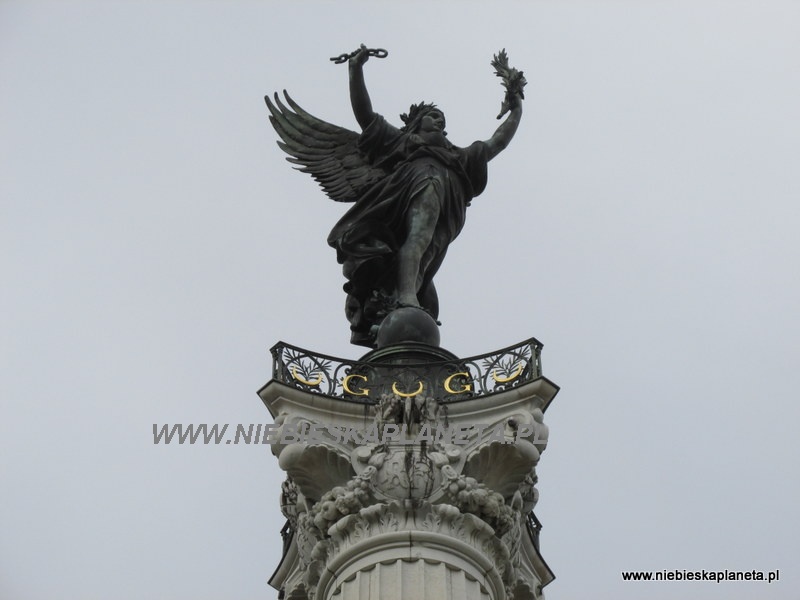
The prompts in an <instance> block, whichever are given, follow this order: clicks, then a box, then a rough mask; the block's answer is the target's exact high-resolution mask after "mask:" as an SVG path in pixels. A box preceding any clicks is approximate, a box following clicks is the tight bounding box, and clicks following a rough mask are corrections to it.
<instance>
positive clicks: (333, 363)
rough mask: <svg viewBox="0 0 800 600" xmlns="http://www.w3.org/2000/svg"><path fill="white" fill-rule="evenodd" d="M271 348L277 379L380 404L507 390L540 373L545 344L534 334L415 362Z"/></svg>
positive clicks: (282, 345) (441, 399) (289, 347)
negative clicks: (492, 347)
mask: <svg viewBox="0 0 800 600" xmlns="http://www.w3.org/2000/svg"><path fill="white" fill-rule="evenodd" d="M271 352H272V360H273V364H272V377H273V379H275V380H277V381H280V382H281V383H284V384H287V385H290V386H292V387H296V388H298V389H301V390H304V391H306V392H310V393H312V394H321V395H323V396H330V397H333V398H339V399H343V400H348V401H351V402H359V403H362V404H376V403H377V402H378V400H379V398H380V397H381V395H382V394H395V395H397V396H401V397H413V396H418V395H420V396H423V397H432V398H434V399H435V400H436V401H437V402H445V403H446V402H457V401H459V400H467V399H469V398H476V397H482V396H489V395H491V394H496V393H499V392H503V391H506V390H508V389H511V388H514V387H517V386H519V385H522V384H524V383H528V382H529V381H533V380H534V379H536V378H538V377H541V375H542V366H541V352H542V344H541V343H540V342H539V341H538V340H536V339H535V338H531V339H529V340H526V341H524V342H522V343H520V344H517V345H516V346H509V347H508V348H504V349H503V350H497V351H495V352H491V353H489V354H482V355H480V356H473V357H470V358H455V359H453V360H446V361H439V362H425V363H416V364H402V363H398V362H377V361H375V362H362V361H348V360H343V359H341V358H336V357H333V356H327V355H324V354H318V353H315V352H311V351H309V350H304V349H302V348H298V347H296V346H292V345H290V344H286V343H284V342H278V343H277V344H276V345H275V346H273V347H272V349H271Z"/></svg>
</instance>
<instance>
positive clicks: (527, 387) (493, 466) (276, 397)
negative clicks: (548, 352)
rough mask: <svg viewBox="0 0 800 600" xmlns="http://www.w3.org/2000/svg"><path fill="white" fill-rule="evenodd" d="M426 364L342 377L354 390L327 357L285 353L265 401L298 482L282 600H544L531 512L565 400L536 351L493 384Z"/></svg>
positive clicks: (279, 579)
mask: <svg viewBox="0 0 800 600" xmlns="http://www.w3.org/2000/svg"><path fill="white" fill-rule="evenodd" d="M537 344H538V343H537ZM407 350H408V349H407ZM419 350H420V349H419V348H416V349H414V352H411V353H409V352H396V353H393V352H388V353H387V352H386V351H383V352H381V353H380V354H379V356H378V357H377V359H375V357H370V356H369V355H368V356H367V357H365V358H366V359H367V360H365V361H362V362H359V363H342V364H345V368H342V369H341V370H340V371H339V374H340V375H341V377H338V376H336V375H333V373H334V371H336V370H337V369H338V367H336V368H335V369H334V368H333V367H332V364H331V362H330V360H334V359H330V357H318V356H314V355H311V354H310V353H307V354H306V355H305V357H306V358H308V357H311V359H309V360H310V362H309V361H305V362H304V359H298V358H297V357H298V356H299V355H298V354H297V353H298V352H305V351H299V350H298V349H292V352H290V353H289V354H288V355H283V354H281V355H279V354H277V353H276V354H275V356H276V364H275V366H276V375H277V376H276V379H274V380H273V381H271V382H269V383H268V384H267V385H266V386H265V387H264V388H263V389H262V390H261V391H260V392H259V395H260V396H261V398H262V400H263V401H264V403H265V404H266V406H267V408H268V409H269V410H270V412H271V414H272V415H273V417H274V418H275V424H276V425H277V426H278V429H277V431H275V432H274V433H273V438H274V439H275V440H276V441H275V443H273V445H272V451H273V453H274V454H275V455H276V456H277V457H278V462H279V465H280V467H281V468H282V469H283V470H284V471H286V473H287V480H286V482H285V483H284V484H283V492H282V495H281V507H282V510H283V513H284V515H285V516H286V517H287V520H288V526H287V530H286V543H285V547H284V557H283V559H282V561H281V564H280V566H279V567H278V569H277V571H276V572H275V574H274V575H273V577H272V579H271V581H270V583H271V584H272V585H273V586H274V587H276V588H277V589H279V590H280V592H281V596H279V597H283V598H285V599H289V600H512V599H513V600H534V599H538V598H541V597H543V596H542V587H544V586H545V585H546V584H547V583H549V582H550V581H551V580H552V579H553V578H554V577H553V574H552V572H551V571H550V569H549V568H548V567H547V565H546V563H545V562H544V560H543V559H542V557H541V555H540V554H539V549H538V527H539V526H538V521H536V519H535V517H533V513H532V510H533V507H534V505H535V504H536V500H537V497H538V492H537V490H536V489H535V487H534V485H535V483H536V481H537V478H536V472H535V466H536V464H537V463H538V461H539V457H540V453H541V452H542V451H543V450H544V448H545V446H546V444H547V437H548V431H547V427H546V426H545V425H544V423H543V413H544V411H545V410H546V408H547V406H548V404H549V403H550V401H551V400H552V399H553V397H554V396H555V394H556V393H557V391H558V388H557V387H556V386H555V385H554V384H553V383H551V382H550V381H548V380H547V379H545V378H544V377H542V376H541V374H540V369H539V366H538V350H537V352H535V353H534V354H536V356H533V355H531V354H524V353H523V354H521V355H519V356H523V359H524V360H522V359H520V360H517V358H518V356H517V355H514V357H515V358H514V360H511V361H510V362H509V361H506V362H505V363H503V361H502V360H500V359H496V360H495V362H494V364H495V365H501V364H505V366H504V367H503V369H505V370H504V371H502V370H501V369H500V367H491V368H492V369H494V370H493V371H489V372H486V373H483V372H482V371H481V367H479V366H478V364H479V362H478V361H477V360H476V359H466V360H461V359H456V358H455V357H453V356H452V355H449V356H443V354H442V352H443V351H441V350H440V349H436V355H435V356H429V357H428V358H429V362H428V363H424V362H419V361H420V358H424V356H421V355H420V353H419ZM281 351H282V350H281ZM423 354H424V352H423ZM448 354H449V353H448ZM287 356H288V358H287ZM494 356H495V355H493V357H494ZM496 356H499V354H498V355H496ZM525 357H527V358H525ZM370 358H373V359H374V360H372V361H370V360H369V359H370ZM443 358H445V359H446V360H443ZM483 360H484V361H485V360H486V358H485V357H483ZM315 368H316V369H317V371H316V372H314V369H315ZM323 373H324V374H325V375H326V377H327V376H331V378H332V383H331V385H332V386H333V387H330V388H328V389H324V386H323V384H322V382H323V379H324V378H323V376H322V374H323ZM484 376H485V381H483V384H481V385H479V384H480V381H479V377H484ZM490 376H491V377H490ZM337 377H338V379H337ZM281 379H282V381H281ZM492 379H493V380H494V381H493V382H492V383H491V384H486V381H491V380H492ZM415 382H416V383H415ZM337 386H340V387H337ZM479 387H480V388H481V389H476V388H479ZM322 392H327V393H322Z"/></svg>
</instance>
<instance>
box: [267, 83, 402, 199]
mask: <svg viewBox="0 0 800 600" xmlns="http://www.w3.org/2000/svg"><path fill="white" fill-rule="evenodd" d="M283 95H284V96H285V97H286V103H287V104H288V105H289V107H290V108H287V106H286V105H285V104H283V102H281V99H280V97H279V96H278V94H277V93H276V94H275V102H274V104H273V102H272V101H271V100H270V99H269V96H265V97H264V100H265V101H266V103H267V107H268V108H269V112H270V113H271V114H270V117H269V120H270V123H272V126H273V127H274V128H275V131H277V132H278V135H279V136H280V137H281V139H282V140H283V141H282V142H280V141H279V142H278V146H280V148H281V149H282V150H283V151H284V152H286V154H288V155H289V158H287V159H286V160H288V161H289V162H290V163H294V164H296V165H300V166H299V167H295V168H296V169H298V170H299V171H302V172H303V173H309V174H310V175H311V176H312V177H313V178H314V179H315V180H316V181H317V183H319V184H320V186H321V187H322V189H323V190H325V193H326V194H327V195H328V197H329V198H331V199H332V200H336V201H337V202H355V201H356V200H358V198H359V196H360V195H361V193H362V192H363V191H364V190H365V189H366V188H367V187H369V186H371V185H372V184H373V183H375V182H376V181H379V180H380V179H383V178H384V177H385V176H386V175H387V173H386V171H385V170H383V169H381V168H379V167H375V166H374V165H372V164H370V163H369V162H368V161H367V158H366V157H365V156H364V155H363V154H362V153H361V151H360V150H359V149H358V138H359V135H358V134H357V133H355V132H354V131H350V130H349V129H345V128H343V127H339V126H337V125H332V124H330V123H326V122H325V121H323V120H322V119H318V118H317V117H315V116H313V115H311V114H309V113H307V112H306V111H305V110H303V109H302V108H300V106H298V104H297V103H296V102H295V101H294V100H292V98H291V97H290V96H289V94H288V93H287V92H286V90H284V92H283Z"/></svg>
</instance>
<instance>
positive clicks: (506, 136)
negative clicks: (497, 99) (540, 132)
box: [486, 94, 522, 160]
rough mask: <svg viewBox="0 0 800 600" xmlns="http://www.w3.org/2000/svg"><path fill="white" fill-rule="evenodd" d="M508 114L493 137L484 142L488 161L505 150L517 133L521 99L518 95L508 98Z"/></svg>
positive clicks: (520, 114) (520, 115) (520, 116)
mask: <svg viewBox="0 0 800 600" xmlns="http://www.w3.org/2000/svg"><path fill="white" fill-rule="evenodd" d="M508 101H509V112H508V117H506V120H505V121H503V122H502V123H501V124H500V127H498V128H497V131H495V132H494V135H492V137H490V138H489V139H488V140H486V146H487V147H488V149H489V160H492V159H493V158H494V157H495V156H497V155H498V154H500V152H502V151H503V150H505V148H506V146H508V143H509V142H510V141H511V138H513V137H514V134H515V133H516V132H517V127H519V121H520V119H521V118H522V99H521V98H520V95H519V94H513V95H511V96H510V97H509V98H508Z"/></svg>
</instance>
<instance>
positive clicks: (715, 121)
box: [0, 0, 800, 600]
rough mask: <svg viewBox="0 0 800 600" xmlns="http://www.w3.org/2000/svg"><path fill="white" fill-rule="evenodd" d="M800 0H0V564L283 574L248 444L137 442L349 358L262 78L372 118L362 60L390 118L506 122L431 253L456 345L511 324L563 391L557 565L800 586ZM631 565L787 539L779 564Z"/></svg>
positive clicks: (548, 539)
mask: <svg viewBox="0 0 800 600" xmlns="http://www.w3.org/2000/svg"><path fill="white" fill-rule="evenodd" d="M799 30H800V5H799V4H798V3H796V2H774V1H768V0H760V1H751V2H707V1H697V0H695V1H692V2H677V1H676V2H667V1H663V2H650V1H645V2H633V1H622V0H618V1H613V2H612V1H605V0H597V1H592V2H573V1H569V0H563V1H558V2H556V1H555V0H553V1H549V2H528V3H523V2H494V3H491V4H490V3H488V2H486V3H477V2H461V3H454V2H431V3H428V4H423V3H416V2H406V3H399V2H397V3H394V2H393V3H391V4H390V3H388V2H387V3H377V2H376V3H374V5H373V4H368V3H354V2H335V3H334V2H325V3H323V2H315V3H312V2H302V3H301V2H297V3H289V2H283V3H277V2H275V3H267V2H225V3H223V2H196V3H191V2H181V1H177V0H176V1H173V2H165V3H156V2H135V3H134V2H131V3H116V2H63V3H55V2H47V3H45V2H35V1H34V2H16V1H4V2H0V85H1V86H2V93H0V140H1V141H0V206H1V209H0V211H1V212H0V215H1V218H2V221H1V222H0V228H1V229H2V230H1V231H0V239H2V253H1V254H0V256H2V258H1V259H0V260H2V281H3V286H2V287H3V294H2V296H1V297H0V303H2V307H1V308H2V310H1V311H0V319H1V320H2V339H3V347H2V352H3V359H2V369H3V373H2V378H0V386H2V387H0V394H1V396H0V403H1V404H0V410H2V414H0V473H1V474H2V475H1V477H2V480H1V482H0V485H1V486H2V487H0V598H2V599H3V600H5V599H13V600H45V599H46V600H50V599H55V598H58V599H59V600H72V599H74V600H92V599H109V598H111V599H119V600H127V599H133V598H137V599H138V598H164V599H169V600H172V599H175V600H180V599H190V598H191V599H193V600H203V599H217V598H223V597H224V598H266V599H270V598H275V597H276V592H274V591H273V590H272V589H271V588H269V587H268V586H267V584H266V581H267V579H268V578H269V576H270V575H271V574H272V572H273V570H274V569H275V567H276V566H277V564H278V561H279V558H280V550H281V542H280V537H279V534H278V532H279V530H280V528H281V526H282V524H283V517H282V516H281V514H280V511H279V507H278V494H279V486H280V482H281V481H282V480H283V476H282V474H281V472H280V471H279V469H278V467H277V462H276V461H275V459H274V458H273V456H272V455H271V454H270V453H269V450H268V448H267V447H266V446H258V447H253V446H242V445H239V446H233V445H230V446H199V445H196V446H188V445H186V446H177V445H169V446H164V445H154V443H153V436H152V426H153V424H154V423H156V424H165V423H170V424H173V423H184V424H188V423H209V424H211V423H220V424H225V423H229V424H232V425H231V426H232V427H235V425H236V424H237V423H245V424H247V423H268V422H270V421H271V419H270V417H269V414H268V413H267V411H266V409H265V408H264V407H263V405H262V404H261V402H260V400H259V399H258V398H257V396H256V394H255V391H256V390H257V389H258V388H259V387H261V386H262V385H263V384H264V383H266V382H267V381H268V380H269V379H270V377H271V364H270V358H269V353H268V349H269V347H270V346H272V345H273V344H274V343H275V342H277V341H278V340H284V341H286V342H289V343H292V344H296V345H299V346H302V347H306V348H310V349H314V350H316V351H318V352H320V353H325V354H332V355H337V356H341V357H344V358H350V359H355V358H357V357H359V356H361V355H362V354H363V349H362V348H358V347H354V346H351V345H350V344H349V343H348V340H349V331H348V323H347V321H346V320H345V318H344V314H343V305H344V294H343V293H342V291H341V285H342V283H343V278H342V275H341V271H340V267H339V265H337V264H336V260H335V253H334V251H333V250H331V249H330V248H329V247H328V246H327V245H326V243H325V239H326V237H327V234H328V231H329V229H330V227H331V226H332V225H333V224H334V223H335V221H336V220H337V219H338V218H339V216H340V215H341V214H342V213H343V212H344V210H345V209H346V207H345V206H343V205H340V204H337V203H334V202H332V201H330V200H328V199H327V198H326V197H325V196H324V194H323V193H322V192H321V191H320V190H319V189H318V188H317V186H316V184H315V183H314V182H313V181H312V180H311V179H310V178H309V177H308V176H306V175H303V174H300V173H298V172H296V171H293V170H292V169H291V168H290V165H289V164H288V163H286V162H285V161H284V160H283V158H284V155H283V154H282V152H281V151H280V149H279V148H278V147H277V146H276V144H275V139H276V135H275V133H274V131H273V130H272V129H271V127H270V126H269V123H268V121H267V118H266V114H267V113H266V108H265V106H264V102H263V99H262V98H263V96H264V95H265V94H268V93H272V92H274V91H277V90H281V89H284V88H285V89H287V90H289V91H290V93H291V94H292V95H293V97H294V98H295V99H296V100H297V101H298V102H299V103H300V104H301V105H302V106H304V107H305V108H306V109H307V110H309V111H310V112H312V113H313V114H315V115H317V116H319V117H321V118H323V119H326V120H328V121H330V122H333V123H336V124H339V125H343V126H346V127H349V128H352V129H357V124H356V122H355V119H354V117H353V115H352V113H351V111H350V106H349V99H348V95H347V69H346V67H345V66H342V65H333V64H332V63H331V62H330V61H328V58H329V57H331V56H335V55H338V54H340V53H342V52H347V51H351V50H353V49H355V48H356V47H358V44H359V43H361V42H364V43H366V44H367V45H368V46H371V47H383V48H386V49H388V51H389V57H388V58H387V59H384V60H377V59H373V60H371V61H370V62H369V63H368V64H367V66H366V77H367V84H368V86H369V89H370V91H371V93H372V98H373V104H374V107H375V110H376V111H378V112H380V113H382V114H384V115H385V116H386V117H387V118H388V119H389V120H390V121H392V122H394V123H399V119H398V115H399V113H401V112H404V111H406V110H407V109H408V105H409V104H410V103H412V102H418V101H420V100H422V99H425V100H428V101H434V102H436V103H437V104H439V106H440V107H441V108H442V109H443V110H444V111H445V113H446V115H447V127H448V131H449V137H450V139H451V140H452V141H453V142H454V143H456V144H458V145H462V146H464V145H467V144H469V143H470V142H472V141H473V140H475V139H486V138H488V137H489V135H491V133H492V131H493V130H494V128H495V127H496V125H497V121H496V120H495V116H496V114H497V112H498V109H499V105H500V101H501V99H502V94H503V91H502V87H501V85H500V82H499V80H498V79H497V78H496V77H495V76H494V75H493V73H492V69H491V67H490V66H489V61H490V59H491V56H492V54H493V53H494V52H497V51H498V50H499V49H500V48H503V47H505V48H506V49H507V50H508V53H509V57H510V61H511V63H512V65H514V66H517V67H518V68H520V69H523V70H524V71H525V75H526V76H527V79H528V81H529V85H528V88H527V90H526V101H525V105H524V111H525V113H524V115H523V120H522V124H521V126H520V129H519V132H518V133H517V136H516V138H515V139H514V140H513V142H512V144H511V145H510V146H509V148H508V149H507V150H506V151H505V152H504V153H503V154H501V155H500V156H499V157H498V158H497V159H495V160H494V161H493V162H492V163H491V165H490V171H489V185H488V188H487V190H486V192H484V194H483V195H482V196H480V197H479V198H477V199H476V200H475V201H474V202H473V205H472V207H471V208H470V209H469V210H468V213H467V223H466V226H465V229H464V232H463V233H462V235H461V236H460V238H459V239H458V240H457V241H456V242H455V243H454V244H453V245H452V246H451V248H450V251H449V254H448V257H447V260H446V262H445V263H444V266H443V268H442V270H441V271H440V273H439V275H438V276H437V287H438V289H439V292H440V301H441V320H442V322H443V325H442V329H441V334H442V345H443V346H444V347H445V348H447V349H449V350H451V351H453V352H455V353H456V354H458V355H460V356H471V355H475V354H481V353H484V352H489V351H491V350H495V349H498V348H502V347H504V346H507V345H510V344H513V343H516V342H519V341H521V340H523V339H526V338H528V337H531V336H535V337H537V338H538V339H540V340H541V341H542V342H543V343H544V345H545V348H544V355H543V364H544V370H545V375H546V376H547V377H548V378H550V379H551V380H553V381H555V382H556V383H558V384H559V385H560V386H561V387H562V390H561V392H560V393H559V395H558V397H557V398H556V400H555V402H554V403H553V404H552V406H551V407H550V409H549V410H548V412H547V414H546V422H547V423H548V425H549V426H550V428H551V436H550V442H551V444H550V447H549V448H548V450H547V452H546V453H545V454H544V455H543V458H542V462H541V464H540V467H539V477H540V483H539V489H540V494H541V499H540V502H539V505H538V506H537V508H536V513H537V515H538V517H539V519H540V520H541V521H542V522H543V524H544V530H543V532H542V546H541V547H542V553H543V555H544V557H545V559H546V560H547V562H548V564H549V565H550V566H551V568H552V569H553V571H554V572H555V573H556V575H557V579H556V581H555V582H554V583H552V584H551V585H550V586H549V587H548V588H547V589H546V593H547V596H548V598H550V599H551V600H556V599H580V598H590V597H591V598H598V599H609V600H610V599H615V600H620V599H637V600H638V599H641V598H648V599H671V598H684V597H690V598H697V599H703V600H705V599H717V598H719V599H723V598H724V599H726V600H727V599H750V598H755V597H758V598H768V599H770V600H777V599H787V600H789V599H792V600H795V599H796V598H797V590H798V589H800V571H798V564H800V519H798V517H797V502H798V498H800V452H799V451H798V447H797V445H798V443H797V439H798V436H797V431H796V430H797V425H798V423H800V402H799V401H798V389H800V375H798V366H797V363H798V359H800V342H799V341H798V340H800V317H798V306H800V277H798V254H799V253H800V252H799V251H800V236H799V235H798V230H800V208H799V207H798V199H800V169H798V165H799V164H800V118H799V115H798V107H800V36H799V35H798V31H799ZM630 569H647V570H662V569H690V570H700V569H714V570H717V569H741V570H752V569H758V570H765V571H766V570H773V569H780V576H781V581H780V582H779V583H774V584H772V585H771V586H767V585H766V584H745V583H722V584H714V583H708V582H706V583H686V582H683V583H674V582H673V583H624V582H622V581H621V577H620V571H621V570H630Z"/></svg>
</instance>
